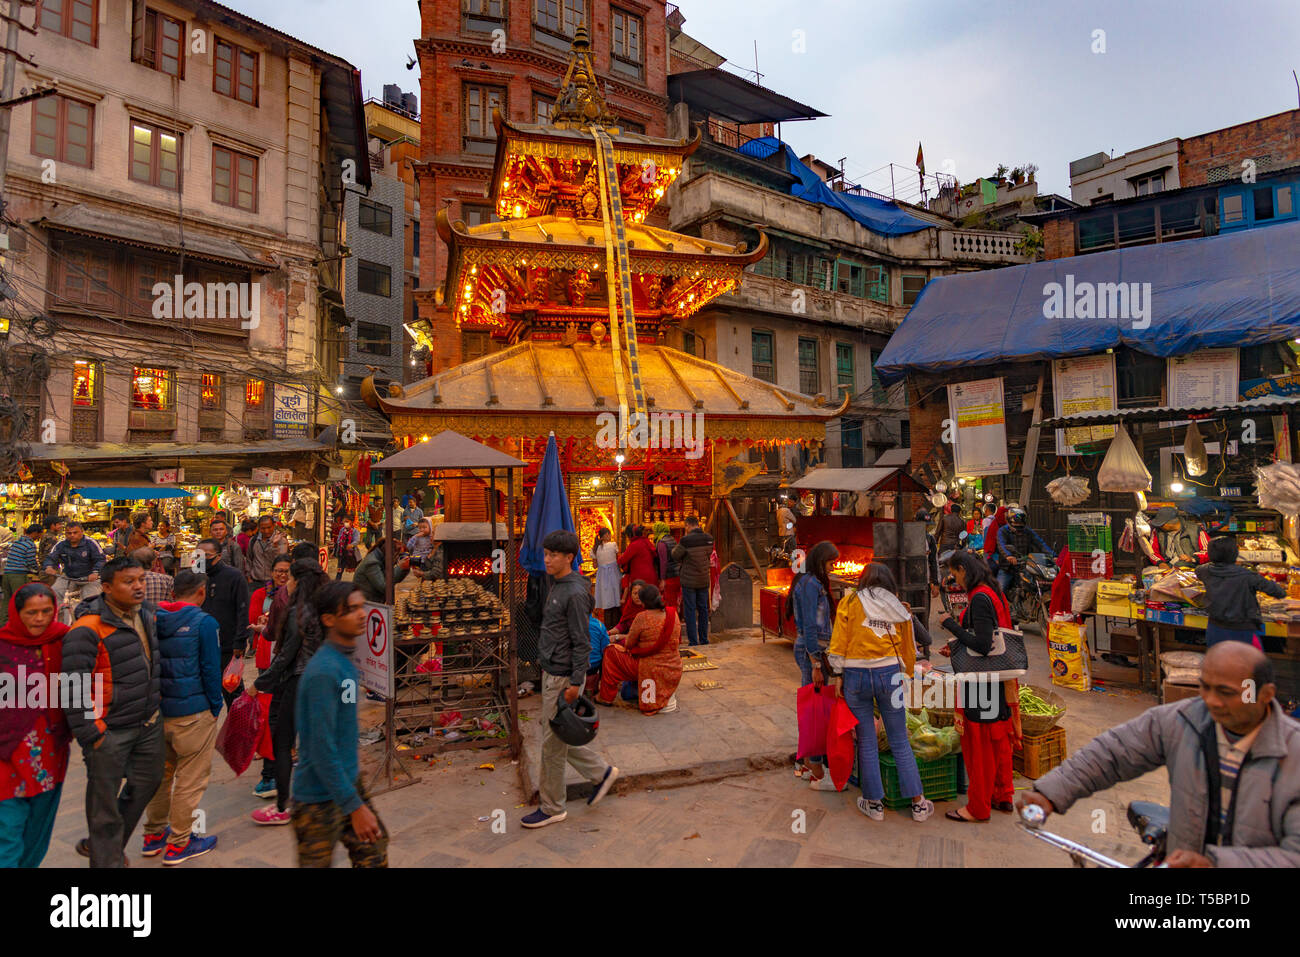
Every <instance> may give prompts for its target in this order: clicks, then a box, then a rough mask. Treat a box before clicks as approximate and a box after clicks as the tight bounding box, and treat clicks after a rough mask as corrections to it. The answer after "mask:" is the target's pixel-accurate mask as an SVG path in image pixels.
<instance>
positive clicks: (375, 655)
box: [356, 601, 393, 699]
mask: <svg viewBox="0 0 1300 957" xmlns="http://www.w3.org/2000/svg"><path fill="white" fill-rule="evenodd" d="M356 665H357V673H358V674H359V675H360V676H361V685H362V687H364V688H365V689H366V690H367V691H373V692H374V693H375V694H377V695H380V696H382V697H383V698H385V699H391V698H392V697H393V606H392V605H377V604H375V603H374V602H370V601H368V602H366V630H365V632H364V633H363V634H362V636H361V641H359V642H357V655H356Z"/></svg>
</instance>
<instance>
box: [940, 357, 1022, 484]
mask: <svg viewBox="0 0 1300 957" xmlns="http://www.w3.org/2000/svg"><path fill="white" fill-rule="evenodd" d="M948 411H949V414H950V415H951V416H952V423H953V426H954V427H953V431H952V441H953V460H954V461H955V463H956V467H957V474H958V475H1003V474H1005V473H1006V472H1008V471H1009V470H1010V466H1009V463H1008V461H1007V417H1006V411H1005V409H1004V408H1003V405H1002V379H1001V378H997V379H977V380H976V381H974V382H961V383H958V384H957V385H950V386H948Z"/></svg>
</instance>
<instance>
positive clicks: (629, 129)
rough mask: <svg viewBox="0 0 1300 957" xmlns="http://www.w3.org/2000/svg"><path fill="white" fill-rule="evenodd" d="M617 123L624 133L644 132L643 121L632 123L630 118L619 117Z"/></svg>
mask: <svg viewBox="0 0 1300 957" xmlns="http://www.w3.org/2000/svg"><path fill="white" fill-rule="evenodd" d="M618 125H619V128H620V129H621V130H622V131H623V132H624V133H642V134H644V133H645V124H644V123H634V122H633V121H632V120H625V119H622V118H620V119H619V121H618Z"/></svg>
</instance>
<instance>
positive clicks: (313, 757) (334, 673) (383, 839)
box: [292, 581, 388, 867]
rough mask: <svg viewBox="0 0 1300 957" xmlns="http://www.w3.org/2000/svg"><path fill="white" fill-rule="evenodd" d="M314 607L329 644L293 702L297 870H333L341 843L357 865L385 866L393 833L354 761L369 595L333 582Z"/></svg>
mask: <svg viewBox="0 0 1300 957" xmlns="http://www.w3.org/2000/svg"><path fill="white" fill-rule="evenodd" d="M313 607H314V610H315V613H316V615H317V617H318V618H319V619H320V629H321V632H322V633H323V634H324V636H325V640H324V641H323V642H321V646H320V648H319V650H317V652H316V654H314V655H312V657H311V661H309V662H307V668H306V670H305V671H303V673H302V677H301V678H300V679H299V680H298V699H297V701H296V703H295V705H294V721H295V724H296V726H297V728H298V766H297V768H295V769H294V772H293V784H292V792H293V829H294V833H295V834H296V835H297V838H298V866H299V867H329V866H330V860H331V858H332V857H333V856H334V846H335V845H336V844H338V843H339V842H340V841H342V842H343V846H344V847H346V848H347V851H348V857H349V858H350V859H351V861H352V866H353V867H387V866H388V831H387V830H386V829H385V828H384V825H383V823H382V822H381V821H380V820H379V815H378V814H376V813H375V808H374V805H373V804H371V802H370V797H369V795H367V794H366V791H365V787H364V786H363V784H362V781H361V769H360V763H359V761H358V759H357V695H358V694H359V693H360V679H359V678H358V676H357V667H356V665H354V664H353V663H352V654H353V652H355V651H356V647H357V638H358V637H360V636H361V634H362V633H363V632H364V631H365V629H366V596H365V595H364V594H362V592H361V589H360V588H358V587H357V586H356V585H354V584H352V582H339V581H335V582H329V583H328V584H326V585H325V586H324V587H322V588H321V590H320V591H318V592H317V593H316V597H315V599H314V600H313Z"/></svg>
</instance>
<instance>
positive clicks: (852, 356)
mask: <svg viewBox="0 0 1300 957" xmlns="http://www.w3.org/2000/svg"><path fill="white" fill-rule="evenodd" d="M841 350H847V351H848V357H849V371H848V376H847V377H848V380H849V381H848V382H845V381H844V379H845V373H844V371H843V370H841V369H840V355H841ZM844 385H847V386H848V387H849V392H850V393H851V394H855V395H856V394H857V391H858V358H857V353H856V350H854V348H853V343H851V342H837V343H835V389H836V393H837V394H836V396H835V398H836V399H838V398H839V397H840V396H839V389H840V386H844Z"/></svg>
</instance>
